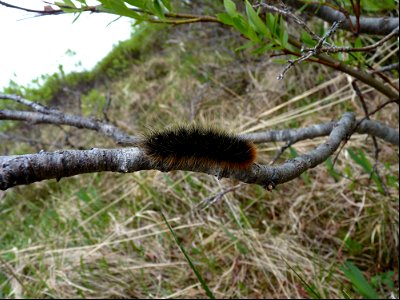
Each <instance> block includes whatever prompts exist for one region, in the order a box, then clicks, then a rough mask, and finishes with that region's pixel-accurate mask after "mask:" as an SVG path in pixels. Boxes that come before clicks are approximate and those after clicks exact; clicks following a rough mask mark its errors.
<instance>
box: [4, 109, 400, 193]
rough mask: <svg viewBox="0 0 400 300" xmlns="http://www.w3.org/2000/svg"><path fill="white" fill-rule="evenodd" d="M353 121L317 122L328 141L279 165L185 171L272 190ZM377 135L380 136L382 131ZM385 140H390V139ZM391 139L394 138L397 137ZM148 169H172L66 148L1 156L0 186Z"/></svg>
mask: <svg viewBox="0 0 400 300" xmlns="http://www.w3.org/2000/svg"><path fill="white" fill-rule="evenodd" d="M355 124H356V119H355V117H354V114H352V113H345V114H344V115H343V117H342V119H341V120H340V121H339V122H337V123H334V122H330V123H329V124H328V125H324V126H319V127H320V128H319V127H318V125H317V126H314V127H312V126H311V127H310V128H314V130H315V131H318V132H320V133H319V134H322V133H321V129H322V131H324V130H326V129H324V128H326V126H327V127H329V128H330V129H331V131H330V134H329V137H328V139H327V141H326V142H325V143H323V144H321V145H320V146H318V147H317V148H316V149H314V150H312V151H310V152H308V153H306V154H304V155H301V156H299V157H296V158H294V159H291V160H288V161H286V162H285V163H283V164H282V165H279V166H273V167H272V166H266V165H259V164H253V165H252V166H251V168H249V169H248V170H237V169H230V170H226V169H221V168H208V167H206V166H197V167H190V166H189V167H187V168H184V170H186V171H193V172H202V173H207V174H211V175H216V176H218V178H223V177H226V178H233V179H237V180H239V181H242V182H245V183H254V184H259V185H262V186H264V187H266V188H268V189H273V188H274V187H275V186H276V185H277V184H282V183H285V182H288V181H290V180H293V179H294V178H296V177H298V176H299V175H300V174H301V173H303V172H305V171H306V170H308V169H310V168H314V167H315V166H317V165H318V164H320V163H322V162H323V161H325V160H326V159H327V158H328V157H329V156H330V155H332V154H333V153H334V152H335V151H336V149H337V148H338V147H339V145H340V143H341V141H343V140H345V139H346V138H347V135H349V134H351V133H352V130H353V128H354V126H355ZM363 124H364V121H363V122H362V123H361V124H360V126H359V127H360V128H363V130H367V129H366V128H368V126H372V128H374V129H373V130H376V131H377V132H380V131H381V130H383V129H382V128H379V126H377V125H373V124H371V123H368V120H365V124H366V125H363ZM364 126H366V127H364ZM309 130H310V129H309ZM305 131H307V129H305ZM324 132H326V131H324ZM378 134H380V135H381V133H378ZM282 135H283V134H281V135H277V134H272V135H271V136H274V137H278V138H282ZM290 135H291V134H290V133H289V136H290ZM304 136H310V134H306V133H303V137H304ZM388 139H389V140H391V139H392V138H388ZM394 140H395V141H396V138H394ZM397 145H398V133H397ZM150 169H155V170H160V171H163V172H167V171H171V170H172V169H169V168H168V167H167V166H165V165H162V164H161V165H156V164H155V163H152V162H151V161H150V160H149V159H148V158H147V157H146V155H145V154H144V153H143V152H142V151H141V150H140V149H139V148H122V149H92V150H69V151H56V152H52V153H50V152H41V153H38V154H27V155H19V156H0V189H2V190H6V189H8V188H10V187H13V186H16V185H22V184H30V183H33V182H37V181H42V180H45V179H52V178H55V179H58V180H59V179H60V178H62V177H69V176H74V175H78V174H84V173H91V172H103V171H111V172H119V173H128V172H136V171H139V170H150Z"/></svg>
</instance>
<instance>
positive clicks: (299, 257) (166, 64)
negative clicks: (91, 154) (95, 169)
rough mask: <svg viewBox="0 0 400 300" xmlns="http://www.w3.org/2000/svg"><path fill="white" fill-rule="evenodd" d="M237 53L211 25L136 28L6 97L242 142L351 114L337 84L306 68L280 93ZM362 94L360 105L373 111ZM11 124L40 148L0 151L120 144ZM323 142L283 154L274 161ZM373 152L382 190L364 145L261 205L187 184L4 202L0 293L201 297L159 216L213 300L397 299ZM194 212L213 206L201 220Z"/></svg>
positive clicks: (83, 181)
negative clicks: (93, 61)
mask: <svg viewBox="0 0 400 300" xmlns="http://www.w3.org/2000/svg"><path fill="white" fill-rule="evenodd" d="M242 43H243V40H242V39H241V37H240V36H238V35H237V34H235V33H233V32H231V31H230V30H225V29H222V28H220V27H218V26H215V25H204V24H197V25H190V26H187V27H176V28H175V27H161V26H154V27H150V26H147V27H146V26H143V27H142V28H141V30H139V31H138V32H137V33H136V34H134V35H133V37H132V39H131V40H129V41H126V42H124V43H122V44H121V45H119V46H117V47H116V48H115V49H114V51H112V52H111V53H110V55H109V56H108V57H106V58H105V59H104V60H103V61H102V62H100V63H99V64H98V66H97V67H96V68H95V69H94V70H93V71H91V72H87V73H83V74H63V73H60V74H57V75H53V76H50V77H49V78H48V80H47V82H46V83H45V84H44V85H43V86H41V87H40V88H23V87H19V86H13V87H10V88H9V89H8V90H7V92H16V93H22V94H23V95H24V96H26V97H28V98H30V99H33V100H38V101H44V102H46V103H49V104H51V105H55V106H58V107H60V108H61V109H64V110H65V111H69V112H73V113H82V114H83V115H86V116H92V117H96V118H103V108H104V107H105V106H106V105H109V109H108V112H107V116H108V118H109V119H110V121H111V122H113V123H115V124H116V125H118V126H119V127H121V128H122V129H124V130H126V131H127V132H129V133H131V134H140V133H143V132H145V131H146V130H147V129H148V128H163V127H165V126H168V125H170V124H174V123H176V122H191V121H196V122H201V123H205V124H213V125H215V126H218V127H221V128H225V129H226V130H229V131H232V132H236V133H243V132H256V131H262V130H267V129H280V128H289V127H299V126H305V125H309V124H314V123H319V122H325V121H329V120H332V119H338V118H339V117H340V116H341V115H342V113H343V112H345V111H354V112H355V113H356V114H357V115H358V116H362V115H363V110H362V107H361V105H360V104H359V103H358V102H357V101H355V98H354V92H353V91H352V89H351V86H350V85H349V82H348V78H347V76H345V75H340V74H338V73H333V72H332V70H330V69H327V68H324V67H318V68H317V67H316V66H315V65H311V64H303V65H301V66H298V67H296V68H294V69H293V70H291V71H290V72H289V73H288V74H287V75H286V77H285V80H282V81H277V80H276V76H277V74H278V73H279V72H280V70H281V69H282V65H279V64H277V63H276V62H274V61H273V60H272V59H267V58H266V57H262V56H257V55H253V54H251V53H250V51H249V50H248V51H244V52H242V51H237V52H235V51H233V49H235V48H237V47H239V46H240V45H242ZM385 51H386V52H387V53H389V52H390V51H392V49H391V48H390V45H389V46H388V47H387V49H386V48H385V49H384V50H383V53H382V54H381V55H382V57H384V56H385ZM366 97H367V100H368V101H369V103H370V104H371V107H375V106H376V105H378V104H379V103H381V102H382V97H381V96H380V95H378V94H376V93H374V92H369V93H367V94H366ZM7 105H8V104H7ZM9 105H11V104H9ZM398 116H399V113H398V110H395V109H393V107H387V108H385V109H383V110H381V111H380V112H379V113H378V114H377V115H375V116H374V119H378V120H384V122H386V123H388V124H391V125H392V126H393V127H396V126H397V125H396V124H397V123H398ZM12 124H14V123H12ZM7 126H10V128H13V131H12V133H13V134H15V135H19V136H24V137H28V138H32V139H34V140H38V141H40V142H37V143H36V142H34V141H31V143H21V142H16V141H10V142H7V143H1V145H0V150H1V153H2V154H16V153H31V152H35V151H39V150H40V149H45V150H48V151H52V150H56V149H65V148H71V147H74V148H91V147H116V145H115V144H113V142H112V141H110V140H107V139H106V138H104V137H102V136H99V135H97V134H96V133H93V132H88V131H85V130H77V129H74V128H68V127H62V128H61V127H55V126H49V125H35V127H33V128H34V130H32V126H30V125H28V126H27V125H20V124H18V126H17V125H7ZM10 131H11V129H10ZM323 140H324V139H317V140H312V141H304V142H301V143H298V144H296V145H294V147H292V148H291V149H289V150H288V151H286V152H285V154H284V155H283V156H282V158H281V159H280V161H279V162H278V163H280V162H282V161H284V160H285V159H288V158H291V157H292V156H295V155H296V154H300V153H304V152H306V151H307V150H309V149H311V148H313V147H315V146H316V145H318V144H319V143H321V142H322V141H323ZM281 146H282V145H281V144H262V145H260V146H259V147H258V152H259V157H258V160H257V161H258V162H260V163H269V162H270V161H271V160H272V158H273V157H274V155H275V153H276V151H277V150H279V149H280V147H281ZM380 149H381V152H380V158H381V160H380V162H379V164H378V168H379V174H380V178H381V180H376V178H375V177H372V178H371V176H370V174H369V173H368V172H367V166H368V165H373V164H374V147H373V143H372V140H371V138H370V137H367V136H364V135H354V136H353V137H352V138H351V140H350V141H349V142H348V143H347V144H346V146H345V149H344V150H343V151H341V152H340V153H339V154H338V156H337V161H336V164H335V165H334V167H332V161H331V160H330V161H328V162H327V163H325V164H323V165H320V166H318V167H316V168H315V169H313V170H311V171H310V172H308V173H306V174H303V175H302V176H301V177H300V178H297V179H295V180H293V181H291V182H289V183H286V184H284V185H281V186H279V187H278V188H277V189H276V190H274V191H272V192H268V191H266V190H264V189H263V188H261V187H260V186H256V185H245V184H238V182H235V181H233V180H227V179H222V180H219V179H217V178H216V177H213V176H209V175H205V174H199V173H191V172H183V171H175V172H169V173H161V172H158V171H141V172H137V173H133V174H112V173H99V174H87V175H81V176H76V177H72V178H63V179H62V180H61V181H60V182H56V181H55V180H50V181H45V182H40V183H36V184H33V185H30V186H22V187H16V188H13V189H10V190H8V191H6V192H0V228H3V230H2V231H1V232H0V259H1V260H0V296H1V297H5V298H9V297H10V298H13V297H15V298H20V297H24V298H39V297H44V298H53V297H54V298H56V297H57V298H61V297H62V298H87V297H102V298H105V297H113V298H125V297H126V298H128V297H129V298H136V297H138V298H139V297H140V298H160V297H163V298H164V297H165V298H202V297H206V296H207V295H206V293H205V291H204V290H203V288H202V286H201V283H200V282H199V280H198V278H197V277H196V275H195V274H194V272H193V270H192V268H190V267H189V265H188V262H187V261H186V260H185V257H184V255H183V254H182V252H181V250H180V248H179V246H178V244H177V242H176V241H175V239H174V238H173V236H172V234H171V233H170V231H169V229H168V227H167V224H166V223H165V222H164V221H163V219H162V216H161V213H163V214H164V215H165V216H166V217H167V219H168V221H169V224H170V225H171V226H172V227H173V230H174V232H175V234H176V235H177V238H178V240H179V241H180V243H181V245H182V246H183V247H184V249H185V250H186V252H187V253H188V255H189V256H190V258H191V260H192V262H193V264H194V266H195V268H196V270H198V272H199V273H200V274H201V275H202V277H203V279H204V281H205V283H206V284H207V286H208V287H209V288H210V290H211V291H212V293H213V294H214V296H215V297H217V298H294V297H296V298H298V297H302V298H304V297H310V298H315V297H324V298H337V297H340V298H343V297H355V298H360V297H362V295H365V294H364V293H366V292H368V290H367V291H365V290H362V289H363V288H364V289H368V286H369V287H370V288H373V289H374V290H376V292H377V293H378V295H379V296H380V297H389V296H390V295H391V293H394V294H395V295H398V263H399V259H398V257H399V253H398V245H399V241H398V234H399V202H398V200H399V199H398V195H399V194H398V177H399V170H398V149H397V148H395V147H392V146H391V145H389V144H386V143H385V142H381V141H380ZM382 182H383V183H384V186H383V185H382ZM230 189H231V190H232V191H229V190H230ZM221 192H222V193H221ZM206 199H209V200H212V199H218V201H217V202H216V203H215V204H213V205H212V206H211V207H209V208H206V209H200V208H199V207H198V206H197V205H198V204H199V203H201V202H202V201H204V200H206ZM346 261H350V262H352V264H353V265H351V264H348V263H347V264H345V262H346ZM344 270H346V271H345V272H344ZM358 272H361V273H360V274H362V275H360V274H359V273H358ZM354 278H355V279H354ZM360 278H364V279H365V280H366V281H368V283H365V282H364V281H362V279H360ZM352 279H353V281H352ZM357 280H358V281H357Z"/></svg>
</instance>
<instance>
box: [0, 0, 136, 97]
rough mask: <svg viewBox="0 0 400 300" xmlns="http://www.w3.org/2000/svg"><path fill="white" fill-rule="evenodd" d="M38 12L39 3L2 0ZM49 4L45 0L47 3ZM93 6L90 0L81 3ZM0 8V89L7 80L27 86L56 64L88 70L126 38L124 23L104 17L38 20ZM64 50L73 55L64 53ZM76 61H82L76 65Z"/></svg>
mask: <svg viewBox="0 0 400 300" xmlns="http://www.w3.org/2000/svg"><path fill="white" fill-rule="evenodd" d="M3 1H4V2H8V3H11V4H13V5H18V6H23V7H28V8H32V9H39V10H42V9H43V7H44V6H45V5H46V4H44V3H43V1H41V0H3ZM49 2H50V1H49ZM87 2H88V3H89V4H97V2H96V1H90V0H89V1H87ZM32 16H34V14H32V13H27V12H23V11H18V10H16V9H12V8H7V7H4V6H2V5H0V91H1V90H2V88H3V87H5V86H7V85H8V83H9V81H10V79H12V80H14V81H15V82H17V83H18V84H27V83H29V82H31V81H32V80H33V79H35V78H37V77H40V75H42V74H52V73H54V72H56V71H57V70H58V65H59V64H62V65H63V66H64V70H65V71H67V72H68V71H71V70H82V69H83V68H85V69H91V68H92V67H93V66H94V65H95V64H96V63H97V62H98V61H99V60H101V59H102V58H103V57H104V56H105V55H106V54H107V53H108V52H109V51H110V50H111V49H112V46H113V44H117V42H118V41H120V40H125V39H128V38H129V36H130V33H131V26H130V20H129V19H126V18H121V19H119V20H118V21H116V22H113V23H111V24H109V23H110V22H111V21H113V20H115V19H116V16H113V15H108V14H87V13H85V14H82V15H81V16H80V18H79V19H78V20H77V21H76V22H75V23H73V24H72V22H73V20H74V18H75V17H74V15H72V14H66V15H59V16H43V17H37V18H32ZM68 50H72V51H74V52H75V53H76V55H75V56H72V57H71V56H69V55H67V54H66V52H67V51H68ZM78 62H81V63H82V66H81V67H79V66H77V65H78Z"/></svg>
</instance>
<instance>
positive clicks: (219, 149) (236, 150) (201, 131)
mask: <svg viewBox="0 0 400 300" xmlns="http://www.w3.org/2000/svg"><path fill="white" fill-rule="evenodd" d="M139 147H140V148H141V149H142V150H143V152H144V153H145V154H146V156H147V157H148V158H149V159H150V160H151V161H152V162H153V163H155V164H160V165H163V166H165V167H167V168H168V169H184V168H188V167H189V168H191V167H193V168H198V167H207V168H218V167H219V168H222V169H224V170H226V169H246V168H249V167H250V166H251V165H252V163H253V162H254V161H255V159H256V155H257V151H256V147H255V145H254V144H253V143H252V142H249V141H246V140H244V139H242V138H240V137H238V136H235V135H233V134H230V133H227V132H225V131H222V130H220V129H216V128H213V127H205V126H200V125H193V124H192V125H179V126H175V127H171V128H167V129H165V130H151V131H149V132H148V133H145V134H144V138H143V139H142V141H141V142H140V144H139Z"/></svg>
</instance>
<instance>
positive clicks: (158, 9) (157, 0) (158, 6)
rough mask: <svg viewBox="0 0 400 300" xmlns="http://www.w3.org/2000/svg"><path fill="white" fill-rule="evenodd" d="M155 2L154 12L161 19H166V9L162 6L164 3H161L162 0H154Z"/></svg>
mask: <svg viewBox="0 0 400 300" xmlns="http://www.w3.org/2000/svg"><path fill="white" fill-rule="evenodd" d="M153 4H154V8H153V12H154V14H155V15H156V16H157V17H159V18H160V19H164V10H163V8H162V3H160V0H153Z"/></svg>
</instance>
